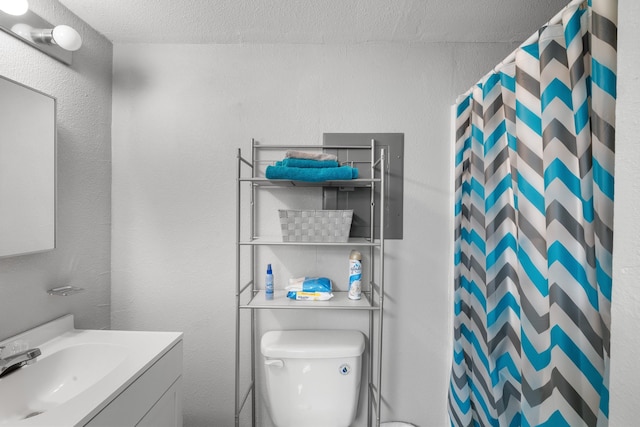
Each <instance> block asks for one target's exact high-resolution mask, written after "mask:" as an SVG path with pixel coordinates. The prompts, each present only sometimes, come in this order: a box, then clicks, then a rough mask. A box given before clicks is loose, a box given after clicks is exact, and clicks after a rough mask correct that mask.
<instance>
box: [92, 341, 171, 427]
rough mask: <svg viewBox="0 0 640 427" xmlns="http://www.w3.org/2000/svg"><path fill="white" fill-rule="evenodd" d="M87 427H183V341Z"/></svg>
mask: <svg viewBox="0 0 640 427" xmlns="http://www.w3.org/2000/svg"><path fill="white" fill-rule="evenodd" d="M85 426H88V427H113V426H122V427H125V426H147V427H182V340H180V341H178V342H177V344H175V345H174V346H173V347H172V348H171V349H169V350H168V351H167V352H166V353H165V354H164V355H163V356H162V357H161V358H160V359H158V360H157V361H156V362H155V363H154V364H153V365H152V366H151V367H150V368H149V369H147V370H146V371H144V372H142V373H141V374H140V376H139V377H138V378H136V379H135V380H134V381H133V382H132V383H131V384H130V385H129V386H128V387H127V388H126V389H125V390H124V391H122V393H120V394H119V395H118V396H116V397H115V398H114V399H113V400H112V401H111V402H110V403H109V404H108V405H107V406H106V407H105V408H104V409H103V410H102V411H100V412H99V413H98V414H97V415H96V416H95V417H94V418H92V419H91V421H89V422H88V423H87V424H85Z"/></svg>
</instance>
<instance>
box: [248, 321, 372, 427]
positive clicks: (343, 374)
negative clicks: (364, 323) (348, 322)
mask: <svg viewBox="0 0 640 427" xmlns="http://www.w3.org/2000/svg"><path fill="white" fill-rule="evenodd" d="M364 346H365V343H364V335H363V334H362V332H360V331H353V330H304V331H303V330H297V331H270V332H267V333H265V334H264V335H263V336H262V341H261V345H260V348H261V352H262V355H263V356H264V364H265V377H266V390H267V396H266V401H267V406H268V408H269V414H270V415H271V419H272V420H273V422H274V424H275V425H276V426H277V427H327V426H331V427H348V426H349V425H350V424H351V423H352V422H353V420H354V419H355V417H356V413H357V409H358V397H359V394H360V378H361V372H362V353H363V352H364Z"/></svg>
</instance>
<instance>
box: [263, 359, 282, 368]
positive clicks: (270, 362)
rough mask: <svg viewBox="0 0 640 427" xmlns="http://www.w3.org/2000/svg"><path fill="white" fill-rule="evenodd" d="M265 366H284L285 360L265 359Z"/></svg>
mask: <svg viewBox="0 0 640 427" xmlns="http://www.w3.org/2000/svg"><path fill="white" fill-rule="evenodd" d="M264 365H265V366H275V367H276V368H282V367H284V362H283V361H282V360H280V359H269V360H265V361H264Z"/></svg>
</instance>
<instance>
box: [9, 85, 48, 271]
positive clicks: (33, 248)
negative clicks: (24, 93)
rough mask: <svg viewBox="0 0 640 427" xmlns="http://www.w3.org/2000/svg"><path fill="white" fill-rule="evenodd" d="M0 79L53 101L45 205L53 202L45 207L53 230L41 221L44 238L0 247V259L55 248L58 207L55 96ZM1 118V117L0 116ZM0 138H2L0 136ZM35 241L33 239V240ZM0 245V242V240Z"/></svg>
mask: <svg viewBox="0 0 640 427" xmlns="http://www.w3.org/2000/svg"><path fill="white" fill-rule="evenodd" d="M0 79H2V81H4V82H6V83H9V84H13V85H16V86H19V87H20V88H22V89H27V90H29V91H31V92H33V93H35V94H37V95H41V96H44V97H46V98H49V99H50V100H51V101H52V102H53V109H52V110H53V111H52V113H53V129H52V131H53V141H52V144H53V147H52V150H53V151H52V153H51V154H50V155H51V156H53V159H52V160H53V165H52V170H51V173H52V174H53V177H52V187H51V189H52V191H53V194H51V195H49V193H48V192H47V193H46V194H47V206H49V200H50V201H51V202H52V203H53V206H52V207H51V209H47V211H49V210H51V211H52V212H51V213H52V215H53V222H52V226H53V230H50V228H49V225H48V224H49V223H50V221H46V223H45V222H44V221H43V223H45V225H46V227H47V228H46V232H47V233H46V238H44V239H42V242H37V244H36V243H34V244H33V245H32V246H31V247H23V248H15V249H11V248H7V249H4V248H0V259H4V258H8V257H13V256H19V255H27V254H34V253H40V252H45V251H50V250H53V249H55V248H56V242H57V222H58V218H57V210H58V209H57V208H58V161H57V158H58V119H57V111H58V100H57V98H55V97H54V96H51V95H49V94H47V93H44V92H42V91H40V90H37V89H34V88H32V87H30V86H27V85H25V84H23V83H20V82H17V81H15V80H12V79H10V78H7V77H5V76H2V75H0ZM0 102H3V100H0ZM47 108H48V107H47ZM0 119H1V118H0ZM47 126H50V123H48V124H47ZM0 132H2V129H0ZM0 138H2V137H1V136H0ZM47 157H49V154H47ZM33 169H34V170H36V167H35V165H34V167H33ZM0 203H2V196H1V195H0ZM0 221H2V218H0ZM1 239H2V236H0V240H1ZM34 242H35V240H34ZM0 245H1V242H0Z"/></svg>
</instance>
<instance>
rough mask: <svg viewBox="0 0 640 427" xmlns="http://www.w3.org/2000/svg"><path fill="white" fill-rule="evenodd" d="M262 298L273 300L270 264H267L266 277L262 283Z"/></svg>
mask: <svg viewBox="0 0 640 427" xmlns="http://www.w3.org/2000/svg"><path fill="white" fill-rule="evenodd" d="M264 296H265V299H273V272H272V271H271V264H267V277H266V279H265V282H264Z"/></svg>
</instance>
